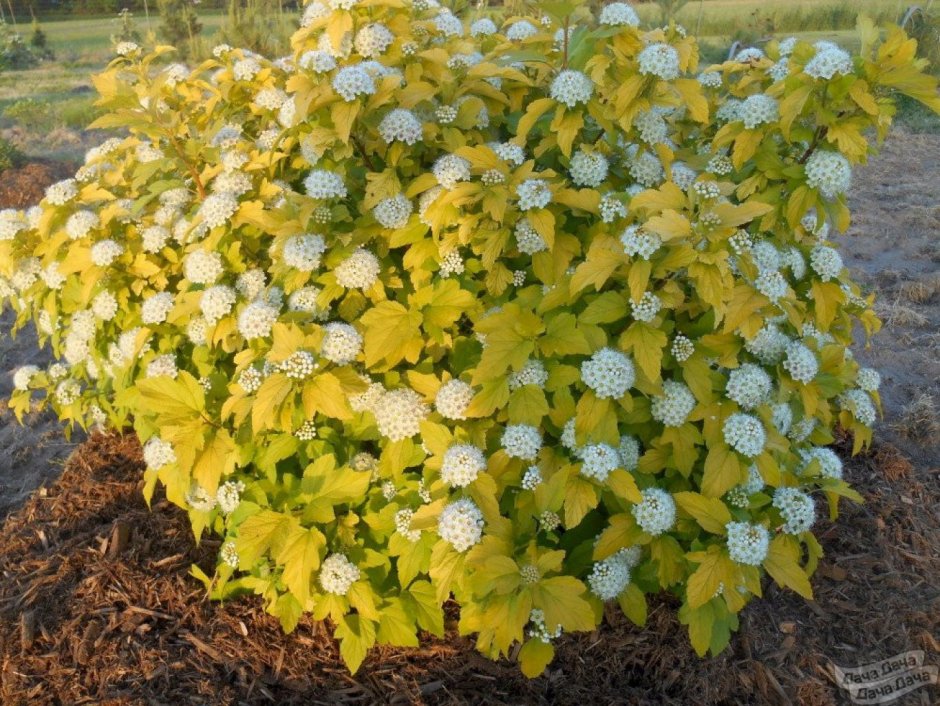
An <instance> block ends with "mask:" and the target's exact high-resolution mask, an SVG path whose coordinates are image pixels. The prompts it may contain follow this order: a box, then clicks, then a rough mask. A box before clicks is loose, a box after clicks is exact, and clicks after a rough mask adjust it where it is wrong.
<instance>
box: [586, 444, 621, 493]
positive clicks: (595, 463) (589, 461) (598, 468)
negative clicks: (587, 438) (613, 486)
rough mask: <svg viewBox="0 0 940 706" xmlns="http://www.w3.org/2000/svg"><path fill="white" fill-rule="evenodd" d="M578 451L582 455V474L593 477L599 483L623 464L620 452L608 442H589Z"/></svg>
mask: <svg viewBox="0 0 940 706" xmlns="http://www.w3.org/2000/svg"><path fill="white" fill-rule="evenodd" d="M578 453H579V455H580V457H581V475H582V476H586V477H587V478H593V479H594V480H596V481H597V482H598V483H603V482H604V481H606V480H607V476H609V475H610V473H611V471H613V470H615V469H617V468H619V467H620V466H621V465H622V464H623V461H622V460H621V458H620V452H619V451H618V450H617V449H615V448H614V447H613V446H609V445H608V444H588V445H587V446H584V447H583V448H582V449H580V450H579V452H578Z"/></svg>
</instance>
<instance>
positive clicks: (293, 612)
mask: <svg viewBox="0 0 940 706" xmlns="http://www.w3.org/2000/svg"><path fill="white" fill-rule="evenodd" d="M303 612H304V608H303V606H302V605H301V604H300V601H298V600H297V599H296V598H294V596H293V595H291V594H290V593H282V594H281V595H280V596H278V598H277V601H276V602H275V603H274V607H273V608H272V609H271V610H270V613H271V614H272V615H273V616H275V617H276V618H277V619H278V620H279V621H281V628H282V629H283V630H284V632H286V633H292V632H294V629H295V628H296V627H297V623H298V622H299V621H300V616H301V615H303Z"/></svg>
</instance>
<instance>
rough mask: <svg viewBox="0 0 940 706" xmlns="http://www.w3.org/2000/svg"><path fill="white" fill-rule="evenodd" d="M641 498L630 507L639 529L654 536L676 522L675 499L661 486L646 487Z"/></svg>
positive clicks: (665, 530) (667, 529) (668, 528)
mask: <svg viewBox="0 0 940 706" xmlns="http://www.w3.org/2000/svg"><path fill="white" fill-rule="evenodd" d="M641 495H642V496H643V499H642V500H641V501H640V502H639V503H637V504H636V505H634V506H633V507H632V508H631V512H632V513H633V517H634V518H635V519H636V523H637V525H639V527H640V529H641V530H643V531H644V532H646V533H647V534H651V535H653V536H654V537H655V536H657V535H660V534H662V533H663V532H668V531H669V530H671V529H672V527H673V525H675V523H676V501H675V500H673V498H672V495H670V494H669V493H668V492H666V491H665V490H663V489H662V488H655V487H653V488H647V489H646V490H644V491H643V492H642V493H641Z"/></svg>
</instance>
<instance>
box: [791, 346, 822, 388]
mask: <svg viewBox="0 0 940 706" xmlns="http://www.w3.org/2000/svg"><path fill="white" fill-rule="evenodd" d="M783 367H784V368H785V369H786V371H787V372H788V373H790V377H792V378H793V379H794V380H796V381H797V382H801V383H803V384H804V385H808V384H809V383H811V382H812V381H813V379H814V378H815V377H816V375H817V373H819V361H817V360H816V354H815V353H813V351H812V350H810V349H809V348H807V347H806V346H804V345H803V344H802V343H800V342H799V341H791V342H789V343H788V344H787V346H786V360H784V361H783Z"/></svg>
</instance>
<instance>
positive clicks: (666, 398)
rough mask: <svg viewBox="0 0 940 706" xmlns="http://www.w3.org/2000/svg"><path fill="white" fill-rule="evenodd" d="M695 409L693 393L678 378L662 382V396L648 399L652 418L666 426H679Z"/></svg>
mask: <svg viewBox="0 0 940 706" xmlns="http://www.w3.org/2000/svg"><path fill="white" fill-rule="evenodd" d="M693 409H695V395H693V394H692V391H691V390H689V388H688V387H687V386H686V384H685V383H682V382H679V381H678V380H666V381H664V382H663V394H662V396H657V397H653V398H651V399H650V414H652V415H653V419H655V420H656V421H657V422H660V423H662V424H663V425H664V426H667V427H681V426H682V425H683V424H685V420H686V419H688V418H689V415H690V414H691V413H692V410H693Z"/></svg>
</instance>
